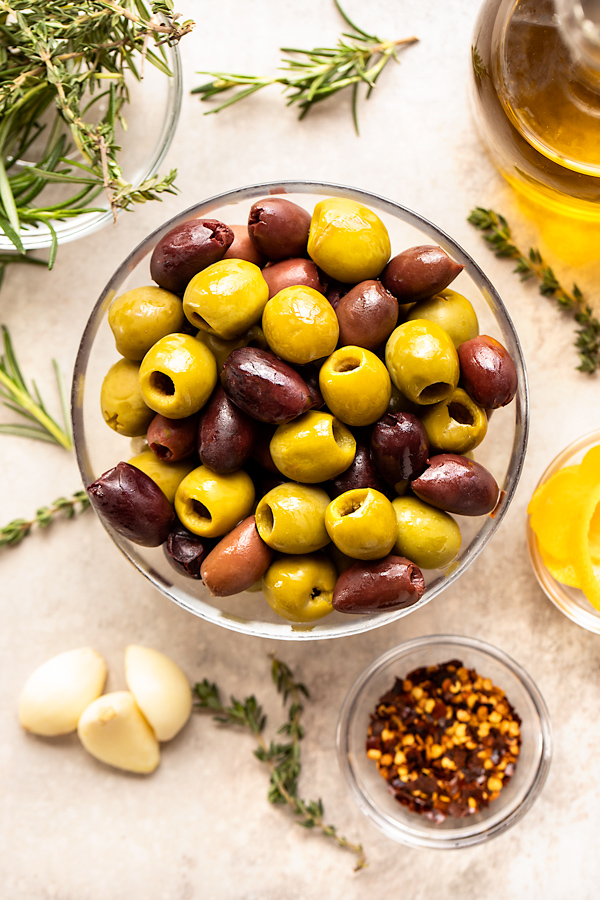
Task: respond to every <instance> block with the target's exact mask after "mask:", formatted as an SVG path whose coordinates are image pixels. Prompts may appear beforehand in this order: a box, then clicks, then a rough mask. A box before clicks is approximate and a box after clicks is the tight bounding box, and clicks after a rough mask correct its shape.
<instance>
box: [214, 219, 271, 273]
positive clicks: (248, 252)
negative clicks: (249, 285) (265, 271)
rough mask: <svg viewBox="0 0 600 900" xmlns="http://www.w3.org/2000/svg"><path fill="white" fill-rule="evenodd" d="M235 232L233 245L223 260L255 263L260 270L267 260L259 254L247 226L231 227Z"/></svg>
mask: <svg viewBox="0 0 600 900" xmlns="http://www.w3.org/2000/svg"><path fill="white" fill-rule="evenodd" d="M229 227H230V228H231V230H232V231H233V244H232V245H231V247H230V248H229V250H227V251H226V253H225V255H224V256H223V259H245V260H246V262H251V263H254V265H255V266H258V267H259V268H260V269H262V267H263V266H264V264H265V263H266V261H267V260H266V258H265V257H264V256H263V254H262V253H259V252H258V250H257V249H256V247H255V246H254V244H253V243H252V241H251V240H250V235H249V234H248V226H247V225H230V226H229Z"/></svg>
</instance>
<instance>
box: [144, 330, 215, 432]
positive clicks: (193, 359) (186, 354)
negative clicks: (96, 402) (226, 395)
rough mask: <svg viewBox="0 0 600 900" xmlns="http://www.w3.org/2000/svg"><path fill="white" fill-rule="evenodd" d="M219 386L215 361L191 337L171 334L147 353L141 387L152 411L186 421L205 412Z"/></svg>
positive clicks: (204, 347)
mask: <svg viewBox="0 0 600 900" xmlns="http://www.w3.org/2000/svg"><path fill="white" fill-rule="evenodd" d="M216 383H217V364H216V362H215V358H214V356H213V355H212V353H211V352H210V350H209V349H208V347H206V346H205V344H203V343H202V342H201V341H198V340H196V338H194V337H191V335H189V334H169V335H167V336H166V337H164V338H161V339H160V341H157V342H156V344H154V346H153V347H152V348H151V349H150V350H149V351H148V353H146V355H145V357H144V358H143V360H142V364H141V366H140V386H141V389H142V395H143V397H144V400H145V401H146V403H147V405H148V406H149V407H150V409H153V410H154V411H155V412H157V413H161V415H163V416H166V417H167V418H168V419H183V418H185V417H186V416H193V415H194V413H197V412H198V410H200V409H202V407H203V406H204V404H205V403H206V401H207V400H208V398H209V397H210V395H211V394H212V392H213V388H214V386H215V385H216Z"/></svg>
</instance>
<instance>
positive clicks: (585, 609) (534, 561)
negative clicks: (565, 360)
mask: <svg viewBox="0 0 600 900" xmlns="http://www.w3.org/2000/svg"><path fill="white" fill-rule="evenodd" d="M596 444H600V430H596V431H592V432H590V434H586V435H584V436H583V437H581V438H579V439H578V440H576V441H573V443H572V444H569V446H568V447H565V449H564V450H563V451H562V452H561V453H559V454H558V456H557V457H556V458H555V459H553V460H552V462H551V463H550V465H549V466H548V468H547V469H546V471H545V472H544V474H543V475H542V477H541V478H540V480H539V482H538V484H537V485H536V490H537V488H538V487H540V485H542V484H544V483H545V482H546V481H548V479H549V478H551V477H552V475H555V474H556V472H558V471H559V469H563V468H564V467H565V466H574V465H578V464H579V463H580V462H581V460H582V459H583V457H584V456H585V454H586V453H587V451H588V450H589V449H590V448H591V447H594V446H595V445H596ZM527 547H528V549H529V558H530V560H531V565H532V566H533V572H534V575H535V577H536V578H537V580H538V583H539V585H540V587H541V589H542V590H543V591H544V593H545V594H546V596H547V597H548V599H549V600H551V601H552V603H554V605H555V606H556V608H557V609H559V610H560V611H561V612H562V613H564V615H565V616H567V617H568V618H569V619H571V621H572V622H575V623H576V624H577V625H581V627H582V628H586V629H587V630H588V631H593V632H594V633H595V634H600V610H599V609H596V607H595V606H592V604H591V603H590V601H589V600H588V599H587V597H586V596H585V594H584V593H583V591H580V590H579V589H578V588H574V587H569V586H568V585H566V584H561V583H560V581H557V580H556V579H555V578H554V577H553V576H552V575H551V574H550V572H549V571H548V569H547V568H546V564H545V563H544V560H543V559H542V554H541V553H540V549H539V546H538V541H537V537H536V536H535V534H534V532H533V531H532V528H531V524H530V516H528V517H527ZM597 574H600V573H598V572H597Z"/></svg>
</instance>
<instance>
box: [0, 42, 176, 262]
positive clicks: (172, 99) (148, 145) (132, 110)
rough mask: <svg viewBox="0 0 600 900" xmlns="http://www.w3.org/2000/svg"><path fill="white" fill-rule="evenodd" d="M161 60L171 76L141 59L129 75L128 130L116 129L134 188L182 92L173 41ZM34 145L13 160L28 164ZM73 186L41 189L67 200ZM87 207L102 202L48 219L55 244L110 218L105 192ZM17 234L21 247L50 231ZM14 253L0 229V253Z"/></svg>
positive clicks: (101, 106) (145, 174)
mask: <svg viewBox="0 0 600 900" xmlns="http://www.w3.org/2000/svg"><path fill="white" fill-rule="evenodd" d="M163 47H164V50H165V55H166V62H167V65H168V66H169V69H170V71H171V73H172V75H171V76H170V77H169V76H167V75H165V74H164V73H162V72H160V71H159V70H158V69H157V68H156V66H154V65H151V64H150V63H146V65H145V68H144V77H143V79H142V80H141V81H138V80H137V79H135V78H133V77H131V78H129V79H128V83H127V86H128V90H129V102H128V103H126V104H125V105H124V107H123V117H124V119H125V120H126V122H127V130H126V131H124V130H123V129H122V128H121V127H120V126H119V125H117V129H116V137H117V141H118V142H119V141H120V144H121V150H120V152H119V155H118V160H119V164H120V166H121V168H122V171H123V178H124V179H125V181H126V182H127V183H129V184H133V185H134V186H135V187H137V186H139V185H140V184H142V182H144V181H145V180H146V179H148V178H150V177H151V176H152V175H155V174H156V173H157V171H158V168H159V166H160V165H161V163H162V161H163V159H164V158H165V156H166V153H167V151H168V149H169V147H170V145H171V141H172V140H173V136H174V134H175V129H176V127H177V122H178V120H179V112H180V109H181V97H182V73H181V60H180V55H179V49H178V48H177V47H176V46H173V47H170V46H169V45H168V44H165V45H163ZM106 104H107V100H106V98H103V99H102V100H100V101H98V104H97V112H98V113H102V114H103V113H104V112H105V110H106ZM35 146H36V145H35V144H34V145H33V146H32V147H31V148H30V150H29V151H28V154H29V155H30V156H31V159H28V160H27V161H25V160H24V161H22V162H20V163H17V164H15V165H16V166H18V165H19V164H21V165H22V166H27V165H28V164H31V162H32V161H33V160H34V159H35V155H36V154H35ZM69 158H72V159H73V160H74V161H75V162H77V160H78V158H80V157H79V156H78V154H77V153H76V152H75V151H72V152H71V154H70V155H69ZM75 189H76V186H73V185H67V186H66V187H63V186H62V185H53V186H51V187H49V188H45V189H44V192H43V195H42V196H43V197H44V198H47V200H44V202H45V203H46V202H48V203H58V202H61V201H64V200H66V199H67V198H68V197H69V196H71V194H72V193H74V192H75ZM89 205H90V206H98V207H104V206H106V207H107V208H106V209H103V210H102V211H101V212H90V213H84V214H82V215H80V216H74V217H73V218H71V219H69V218H66V219H63V220H62V221H61V220H59V219H53V220H52V222H51V225H52V228H53V230H54V231H55V232H56V239H57V241H58V243H59V244H66V243H68V242H69V241H75V240H77V239H78V238H82V237H85V236H86V235H88V234H92V233H93V232H95V231H98V230H99V229H100V228H103V227H104V226H105V225H108V223H109V222H112V221H113V214H112V212H111V210H110V209H109V208H108V205H107V201H106V197H104V196H103V195H102V194H100V195H98V196H97V197H96V198H95V199H91V200H90V201H89ZM19 236H20V238H21V242H22V244H23V246H24V248H25V250H41V249H45V248H47V247H50V246H51V245H52V232H51V231H50V229H49V228H48V226H47V225H44V224H39V225H35V226H34V225H29V226H25V227H23V228H22V229H21V231H20V233H19ZM2 251H7V252H10V253H14V252H15V247H14V244H13V243H12V242H11V241H10V240H9V239H8V238H7V237H6V235H5V234H4V233H0V252H2Z"/></svg>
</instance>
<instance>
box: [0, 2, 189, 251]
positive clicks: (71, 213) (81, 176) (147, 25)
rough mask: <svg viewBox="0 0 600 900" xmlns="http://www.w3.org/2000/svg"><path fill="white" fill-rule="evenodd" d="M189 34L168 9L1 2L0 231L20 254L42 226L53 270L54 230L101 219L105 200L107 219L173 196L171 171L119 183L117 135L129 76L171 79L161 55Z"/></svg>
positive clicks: (158, 6) (138, 5)
mask: <svg viewBox="0 0 600 900" xmlns="http://www.w3.org/2000/svg"><path fill="white" fill-rule="evenodd" d="M193 25H194V23H193V22H190V21H186V22H181V23H180V22H179V21H178V16H177V15H176V14H174V13H173V6H172V0H151V3H150V7H149V8H148V7H147V6H146V5H145V4H144V2H143V0H121V2H120V3H117V2H116V0H79V2H78V3H77V4H72V3H65V2H64V0H45V2H44V3H32V2H31V0H0V231H1V232H4V234H5V235H6V236H7V237H8V238H9V240H10V241H11V243H12V244H13V246H14V248H15V250H16V251H17V252H18V253H24V252H25V250H24V247H23V243H22V241H21V231H22V229H24V228H25V229H31V228H36V227H39V226H40V225H42V224H43V225H45V226H46V227H47V228H48V230H49V232H50V235H51V240H52V246H51V250H50V258H49V266H50V267H51V266H52V263H53V262H54V258H55V256H56V249H57V237H56V232H55V228H54V226H53V224H52V223H53V222H55V221H62V220H64V219H67V218H73V217H75V216H79V215H82V214H84V213H90V212H98V211H104V206H102V205H98V204H97V203H94V200H95V199H96V198H97V197H98V195H99V194H101V193H102V192H103V191H104V192H105V193H106V196H107V198H108V203H109V206H110V209H111V210H112V212H113V215H116V213H117V210H119V209H129V208H131V206H132V205H133V204H134V203H139V202H145V201H146V200H157V199H160V195H161V194H162V193H164V192H168V193H173V192H174V191H175V188H174V186H173V181H174V178H175V174H176V173H175V172H174V171H172V172H170V173H169V174H168V175H166V176H165V177H162V178H161V177H159V176H156V175H154V176H153V177H151V178H150V179H148V180H147V181H146V182H145V183H144V184H143V185H140V186H133V185H131V184H129V183H127V182H126V181H125V179H124V178H123V174H122V171H121V167H120V164H119V161H118V155H119V151H120V149H121V148H120V146H119V142H118V138H117V134H116V126H117V124H119V123H121V124H122V125H125V121H124V118H123V112H124V105H125V104H126V103H127V102H128V99H129V94H128V87H127V78H126V76H127V75H128V74H129V73H130V74H131V76H132V77H133V78H136V79H139V78H140V77H141V68H142V66H143V64H144V62H145V61H148V62H150V63H152V64H153V65H154V66H156V67H157V68H158V69H159V70H160V71H161V72H164V73H165V75H170V74H171V73H170V70H169V68H168V65H167V62H166V56H165V52H164V46H163V45H164V44H165V43H169V44H175V43H177V42H178V41H179V40H180V39H181V38H182V37H183V36H184V35H185V34H187V33H188V32H189V31H191V30H192V28H193ZM101 104H104V105H105V111H104V112H103V113H102V112H101ZM40 143H41V144H42V146H41V149H40V150H39V151H38V152H35V148H34V147H33V145H34V144H38V145H39V144H40ZM73 148H74V150H75V151H77V153H78V156H79V159H77V160H76V159H74V158H70V156H69V154H70V152H71V150H72V149H73ZM29 156H34V157H35V160H36V161H35V162H33V160H31V159H28V157H29ZM52 184H59V185H62V186H63V187H68V186H70V188H71V191H70V194H69V195H68V196H66V198H65V199H62V200H61V201H59V202H49V200H47V199H45V196H44V195H43V192H44V191H45V189H46V188H48V186H49V185H52Z"/></svg>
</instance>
